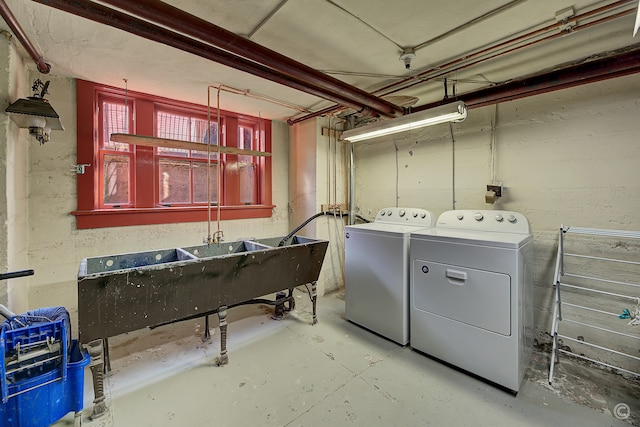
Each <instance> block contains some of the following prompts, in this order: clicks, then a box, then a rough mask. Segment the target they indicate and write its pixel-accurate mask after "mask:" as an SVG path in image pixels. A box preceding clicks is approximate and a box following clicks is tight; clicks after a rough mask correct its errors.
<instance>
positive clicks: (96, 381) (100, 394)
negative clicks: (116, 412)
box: [87, 339, 107, 420]
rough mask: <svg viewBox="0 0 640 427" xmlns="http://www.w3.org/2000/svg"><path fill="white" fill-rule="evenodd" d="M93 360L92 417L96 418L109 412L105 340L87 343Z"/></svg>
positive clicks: (91, 363)
mask: <svg viewBox="0 0 640 427" xmlns="http://www.w3.org/2000/svg"><path fill="white" fill-rule="evenodd" d="M87 349H88V351H89V356H91V362H90V363H89V368H90V369H91V376H92V377H93V395H94V399H93V410H92V412H91V415H90V416H89V418H90V419H92V420H93V419H95V418H99V417H101V416H103V415H104V414H106V413H107V404H106V402H105V396H104V359H103V357H104V342H103V340H102V339H97V340H93V341H91V342H90V343H89V344H88V345H87Z"/></svg>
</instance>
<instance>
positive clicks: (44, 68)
mask: <svg viewBox="0 0 640 427" xmlns="http://www.w3.org/2000/svg"><path fill="white" fill-rule="evenodd" d="M0 15H2V18H3V19H4V21H5V22H6V23H7V25H8V26H9V28H11V31H12V32H13V34H14V35H15V36H16V37H17V38H18V41H20V44H21V45H22V46H23V47H24V48H25V50H26V51H27V53H28V54H29V56H30V57H31V58H32V59H33V61H34V62H35V63H36V68H37V69H38V71H39V72H41V73H42V74H49V72H50V71H51V65H49V64H47V63H46V62H44V58H42V55H40V54H39V53H38V51H37V50H36V48H35V46H34V45H33V43H31V40H29V37H27V35H26V34H25V32H24V31H23V30H22V27H21V26H20V24H19V23H18V21H17V20H16V17H15V16H13V13H12V12H11V9H9V6H7V3H5V1H4V0H0Z"/></svg>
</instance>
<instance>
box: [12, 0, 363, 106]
mask: <svg viewBox="0 0 640 427" xmlns="http://www.w3.org/2000/svg"><path fill="white" fill-rule="evenodd" d="M0 1H1V0H0ZM33 1H35V2H36V3H42V4H46V5H48V6H51V7H53V8H55V9H59V10H62V11H65V12H68V13H72V14H74V15H77V16H80V17H83V18H86V19H89V20H92V21H95V22H99V23H101V24H105V25H109V26H112V27H114V28H118V29H121V30H123V31H127V32H129V33H132V34H135V35H137V36H140V37H144V38H146V39H149V40H153V41H156V42H159V43H162V44H165V45H167V46H171V47H174V48H176V49H180V50H183V51H185V52H188V53H192V54H194V55H197V56H200V57H202V58H206V59H209V60H212V61H215V62H218V63H220V64H223V65H226V66H228V67H232V68H235V69H237V70H240V71H244V72H247V73H250V74H253V75H255V76H258V77H261V78H265V79H268V80H271V81H273V82H276V83H280V84H283V85H286V86H289V87H291V88H294V89H298V90H300V91H303V92H306V93H309V94H312V95H315V96H318V97H321V98H324V99H327V100H330V101H333V102H337V103H339V104H341V105H344V106H347V107H349V108H354V109H356V110H359V111H362V112H364V113H365V114H366V113H367V112H368V113H369V114H371V112H370V111H369V109H368V108H366V107H363V106H362V105H361V104H359V103H356V102H353V100H351V99H349V98H347V97H345V96H342V94H334V93H332V92H330V91H328V90H326V89H324V88H318V87H315V86H311V85H309V84H307V83H306V82H304V81H301V80H299V79H295V78H291V77H288V76H284V75H282V74H280V73H278V72H276V71H274V70H273V69H271V68H268V67H265V66H263V65H260V64H257V63H255V62H253V61H249V60H247V59H245V58H241V57H239V56H236V55H234V54H231V53H229V52H226V51H224V50H221V49H217V48H215V47H213V46H210V45H208V44H206V43H202V42H199V41H197V40H193V39H191V38H189V37H186V36H184V35H181V34H178V33H175V32H173V31H170V30H167V29H165V28H163V27H160V26H157V25H154V24H151V23H149V22H147V21H143V20H141V19H137V18H135V17H132V16H129V15H127V14H125V13H122V12H119V11H116V10H113V9H109V8H107V7H105V6H102V5H99V4H97V3H93V2H90V1H86V0H33Z"/></svg>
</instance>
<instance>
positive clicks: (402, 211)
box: [398, 209, 406, 218]
mask: <svg viewBox="0 0 640 427" xmlns="http://www.w3.org/2000/svg"><path fill="white" fill-rule="evenodd" d="M398 214H399V215H400V218H402V217H403V216H404V214H406V212H405V211H404V209H400V212H398Z"/></svg>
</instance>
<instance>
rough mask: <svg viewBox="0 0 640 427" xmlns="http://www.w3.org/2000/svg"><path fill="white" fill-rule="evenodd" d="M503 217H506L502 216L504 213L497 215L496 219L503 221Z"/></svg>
mask: <svg viewBox="0 0 640 427" xmlns="http://www.w3.org/2000/svg"><path fill="white" fill-rule="evenodd" d="M503 219H504V218H503V217H502V215H500V214H498V215H496V221H498V222H502V220H503Z"/></svg>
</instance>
